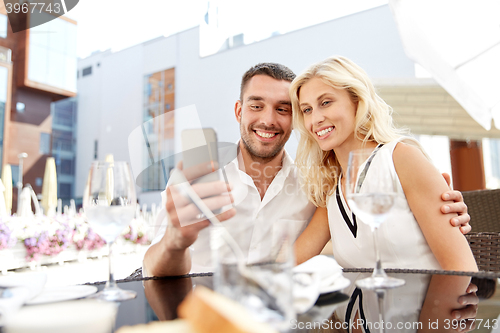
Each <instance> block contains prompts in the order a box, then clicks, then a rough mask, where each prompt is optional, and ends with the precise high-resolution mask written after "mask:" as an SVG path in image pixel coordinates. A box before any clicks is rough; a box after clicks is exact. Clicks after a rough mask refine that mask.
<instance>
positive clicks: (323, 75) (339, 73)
mask: <svg viewBox="0 0 500 333" xmlns="http://www.w3.org/2000/svg"><path fill="white" fill-rule="evenodd" d="M290 95H291V100H292V107H293V124H294V128H295V129H297V130H298V131H299V132H300V134H301V137H300V142H299V147H298V150H297V158H296V163H297V166H298V167H299V169H300V170H301V172H302V173H303V179H304V181H305V183H306V187H305V188H306V189H307V192H308V196H309V199H310V200H311V201H312V202H314V203H315V204H316V205H317V206H318V209H317V211H316V213H315V214H314V216H313V218H312V220H311V222H310V223H309V225H308V227H307V228H306V230H305V231H304V232H303V233H302V235H301V236H300V237H299V239H298V240H297V241H296V253H297V262H298V263H301V262H303V261H305V260H307V259H309V258H311V257H312V256H314V255H317V254H319V253H320V251H321V250H322V248H323V247H324V245H325V244H326V243H327V242H328V240H329V239H330V238H331V239H332V244H333V252H334V256H335V259H336V260H337V261H338V262H339V264H340V265H341V266H343V267H373V266H374V264H375V254H374V251H373V242H372V234H371V230H370V228H369V226H367V225H365V224H364V223H356V222H355V221H354V220H353V219H352V214H351V213H350V210H349V207H348V206H347V204H346V202H347V200H346V197H345V177H342V174H343V173H345V171H346V170H347V163H348V157H349V152H350V151H352V150H355V149H360V148H370V149H375V148H376V147H377V146H378V145H379V144H384V145H383V146H382V148H380V149H381V150H382V149H383V150H387V151H388V152H389V153H390V156H392V161H390V162H391V163H393V164H394V168H395V170H396V172H397V176H398V178H399V182H400V188H401V189H402V190H401V191H400V193H398V196H399V198H400V199H401V200H399V199H398V200H399V202H401V201H402V202H403V204H402V205H399V207H397V208H398V209H396V210H397V211H398V213H397V214H391V216H390V217H389V218H388V219H387V221H386V222H384V223H383V224H382V225H381V226H380V228H379V233H378V235H379V238H381V240H380V253H381V258H382V261H383V263H384V266H386V267H397V268H422V269H445V270H462V271H476V270H477V266H476V263H475V260H474V257H473V255H472V252H471V251H470V248H469V246H468V243H467V241H466V239H465V237H463V235H462V234H461V233H460V231H459V230H458V229H457V228H453V227H452V226H451V225H450V224H449V222H448V221H449V220H450V218H451V217H452V216H451V214H442V213H441V212H440V206H441V204H442V202H441V199H440V195H441V193H443V192H444V191H446V189H447V185H446V183H445V181H444V179H443V177H442V176H441V175H440V174H439V172H438V171H437V170H436V169H435V168H434V167H433V165H432V164H431V162H430V161H429V160H428V159H427V158H426V156H425V155H424V153H423V152H422V150H421V148H420V146H419V145H418V143H417V142H416V141H415V140H413V139H411V138H409V137H403V136H402V135H401V134H402V132H401V131H400V130H397V129H396V128H395V127H394V126H393V123H392V117H391V112H392V110H391V108H390V107H389V106H388V105H387V104H386V103H385V102H384V101H383V100H382V99H381V98H380V97H379V96H378V95H377V94H376V93H375V89H374V87H373V85H372V83H371V81H370V79H369V78H368V76H367V75H366V73H365V72H364V71H363V70H362V69H361V68H360V67H359V66H357V65H356V64H354V63H353V62H352V61H350V60H349V59H346V58H344V57H331V58H328V59H326V60H324V61H322V62H320V63H318V64H315V65H313V66H311V67H310V68H309V69H308V70H306V71H305V72H304V73H303V74H301V75H299V76H297V77H296V78H295V80H294V81H293V82H292V84H291V87H290ZM376 159H377V156H376V155H375V157H374V160H373V161H374V162H375V161H376ZM375 164H376V163H375ZM368 175H369V174H367V177H368ZM337 185H338V187H337ZM337 193H338V195H337ZM405 205H406V206H405ZM342 210H344V212H343V213H344V214H342ZM394 215H396V217H394ZM329 221H330V224H329ZM382 238H383V239H382Z"/></svg>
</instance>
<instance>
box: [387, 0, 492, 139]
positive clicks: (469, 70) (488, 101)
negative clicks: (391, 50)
mask: <svg viewBox="0 0 500 333" xmlns="http://www.w3.org/2000/svg"><path fill="white" fill-rule="evenodd" d="M389 5H390V7H391V10H392V12H393V15H394V17H395V21H396V23H397V25H398V29H399V33H400V35H401V39H402V42H403V46H404V48H405V51H406V54H407V55H408V57H409V58H410V59H412V60H413V61H415V62H416V63H418V64H420V65H421V66H422V67H424V68H425V69H426V70H427V71H428V72H429V73H430V74H431V75H432V76H433V77H434V79H435V80H436V81H437V82H438V83H439V84H440V85H441V86H442V87H443V88H444V89H445V90H446V91H447V92H448V93H449V94H450V95H451V96H452V97H453V98H454V99H455V100H456V101H457V102H458V103H460V105H461V106H462V107H463V108H464V109H465V110H466V111H467V112H468V113H469V114H470V116H471V117H472V118H473V119H474V120H476V121H477V122H478V123H479V124H480V125H481V126H483V127H484V128H485V129H487V130H490V129H491V120H492V119H494V121H495V127H496V128H499V129H500V94H499V91H500V61H499V59H500V1H498V0H480V1H471V0H437V1H436V0H389Z"/></svg>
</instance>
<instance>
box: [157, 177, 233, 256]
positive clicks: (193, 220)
mask: <svg viewBox="0 0 500 333" xmlns="http://www.w3.org/2000/svg"><path fill="white" fill-rule="evenodd" d="M193 190H194V191H195V192H196V194H198V196H199V197H200V198H202V199H203V202H204V203H205V204H206V205H207V206H208V208H210V209H211V210H215V209H218V208H221V207H223V206H227V205H229V204H231V203H232V201H233V200H232V196H231V195H230V194H226V193H229V191H230V190H231V188H230V187H229V186H228V185H227V184H226V183H224V182H212V183H200V184H195V185H193ZM165 208H166V210H167V214H168V215H169V217H170V221H171V225H170V226H169V228H168V229H167V233H166V236H167V235H168V244H169V245H168V247H169V249H171V250H182V249H185V248H187V247H189V246H191V244H193V243H194V241H195V240H196V238H198V233H199V232H200V230H202V229H204V228H206V227H208V226H209V225H210V222H209V221H208V220H207V219H206V218H200V217H199V216H198V215H199V213H200V211H199V210H198V209H197V208H196V206H194V204H192V203H191V201H190V200H189V199H188V198H186V197H185V196H184V195H182V194H180V193H179V192H178V191H177V190H176V189H175V186H172V187H168V188H167V204H166V207H165ZM235 214H236V210H235V209H234V208H231V209H229V210H227V211H225V212H223V213H221V214H219V215H217V218H218V219H219V221H225V220H227V219H229V218H231V217H233V216H234V215H235Z"/></svg>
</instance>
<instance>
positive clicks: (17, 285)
mask: <svg viewBox="0 0 500 333" xmlns="http://www.w3.org/2000/svg"><path fill="white" fill-rule="evenodd" d="M45 282H47V274H45V273H38V272H37V273H16V274H13V275H7V276H0V287H4V288H9V289H8V291H9V294H10V296H9V297H2V298H0V324H1V323H2V322H3V321H4V320H5V318H6V317H7V316H9V315H11V314H12V313H14V312H16V311H17V310H19V308H20V307H21V306H22V305H23V304H24V303H25V302H27V301H29V300H30V299H32V298H33V297H35V296H37V295H38V294H39V293H40V292H41V291H42V289H43V286H44V285H45Z"/></svg>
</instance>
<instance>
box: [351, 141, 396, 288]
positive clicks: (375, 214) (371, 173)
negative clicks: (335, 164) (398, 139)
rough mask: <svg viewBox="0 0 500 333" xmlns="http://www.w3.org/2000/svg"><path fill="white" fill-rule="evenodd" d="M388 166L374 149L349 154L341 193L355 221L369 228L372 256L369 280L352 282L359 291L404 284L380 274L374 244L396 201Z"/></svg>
mask: <svg viewBox="0 0 500 333" xmlns="http://www.w3.org/2000/svg"><path fill="white" fill-rule="evenodd" d="M375 157H376V161H375V162H374V159H375ZM391 162H392V156H391V155H390V154H389V152H387V151H386V150H384V149H382V150H379V149H378V147H377V148H375V150H374V149H358V150H353V151H351V152H350V153H349V162H348V166H347V175H346V189H345V193H346V195H347V202H348V203H349V207H350V208H351V210H352V211H353V213H354V214H355V215H356V217H357V218H358V221H359V220H361V221H362V222H364V223H366V224H368V225H369V226H370V228H371V231H372V233H373V243H374V246H375V255H376V266H375V269H374V270H373V274H372V276H371V277H369V278H366V279H362V280H358V281H356V285H357V286H358V287H360V288H362V289H372V290H373V289H388V288H395V287H399V286H402V285H404V283H405V281H404V280H402V279H396V278H392V277H388V276H387V274H386V273H385V272H384V269H383V268H382V260H381V258H380V251H379V248H378V243H377V242H378V240H377V229H378V227H379V226H380V225H381V224H382V223H383V222H384V221H385V220H386V218H387V216H388V215H389V212H390V211H391V209H392V207H393V206H394V202H395V199H396V192H397V182H396V179H395V177H397V175H396V174H395V171H392V170H391Z"/></svg>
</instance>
